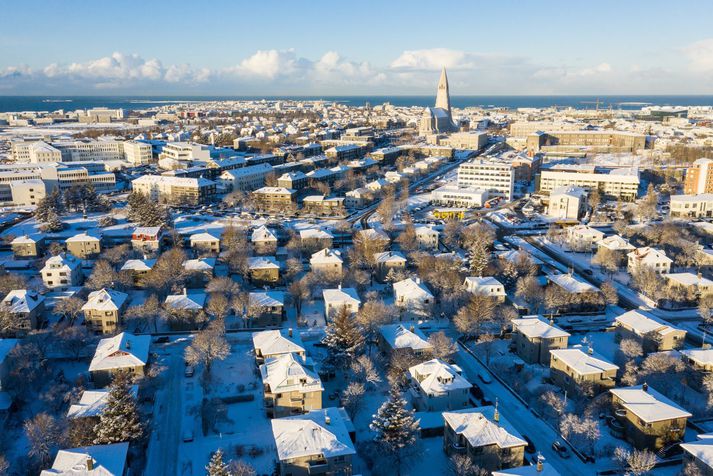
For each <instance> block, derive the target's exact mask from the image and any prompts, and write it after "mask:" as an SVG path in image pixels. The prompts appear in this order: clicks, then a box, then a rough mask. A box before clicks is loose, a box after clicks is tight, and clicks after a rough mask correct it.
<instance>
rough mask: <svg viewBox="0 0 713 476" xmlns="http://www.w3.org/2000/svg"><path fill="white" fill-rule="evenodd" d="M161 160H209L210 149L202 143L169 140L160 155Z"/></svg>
mask: <svg viewBox="0 0 713 476" xmlns="http://www.w3.org/2000/svg"><path fill="white" fill-rule="evenodd" d="M158 159H159V161H161V160H164V159H168V160H172V161H176V162H188V161H192V160H209V159H210V149H209V148H208V146H205V145H202V144H192V143H190V142H169V143H167V144H166V145H164V146H163V149H161V153H160V154H159V156H158Z"/></svg>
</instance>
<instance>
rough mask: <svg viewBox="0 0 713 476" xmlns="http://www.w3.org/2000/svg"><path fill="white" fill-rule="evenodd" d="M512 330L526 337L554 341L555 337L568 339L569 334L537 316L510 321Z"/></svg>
mask: <svg viewBox="0 0 713 476" xmlns="http://www.w3.org/2000/svg"><path fill="white" fill-rule="evenodd" d="M512 326H513V329H514V330H516V331H518V332H520V333H521V334H523V335H524V336H526V337H530V338H541V339H554V338H557V337H569V332H565V331H563V330H562V329H560V328H559V327H557V326H555V325H551V324H549V323H548V322H547V321H545V320H544V319H541V318H540V317H539V316H526V317H522V318H519V319H513V320H512Z"/></svg>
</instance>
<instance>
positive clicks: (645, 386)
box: [641, 382, 649, 392]
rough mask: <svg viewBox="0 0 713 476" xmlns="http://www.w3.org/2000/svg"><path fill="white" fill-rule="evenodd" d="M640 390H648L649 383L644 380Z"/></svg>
mask: <svg viewBox="0 0 713 476" xmlns="http://www.w3.org/2000/svg"><path fill="white" fill-rule="evenodd" d="M641 390H643V391H644V392H648V391H649V384H648V383H646V382H644V383H643V385H641Z"/></svg>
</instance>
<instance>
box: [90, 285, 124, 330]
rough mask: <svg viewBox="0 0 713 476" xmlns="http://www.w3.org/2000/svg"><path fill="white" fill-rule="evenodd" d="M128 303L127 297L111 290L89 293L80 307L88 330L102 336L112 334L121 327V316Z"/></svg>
mask: <svg viewBox="0 0 713 476" xmlns="http://www.w3.org/2000/svg"><path fill="white" fill-rule="evenodd" d="M128 302H129V295H128V294H126V293H122V292H120V291H114V290H113V289H100V290H98V291H93V292H91V293H89V296H88V298H87V302H86V303H85V304H84V306H82V311H83V312H84V320H85V321H86V322H87V324H88V325H89V327H90V329H92V330H93V331H95V332H101V333H102V334H114V333H115V332H116V331H117V329H118V328H119V326H120V325H121V318H122V314H123V313H124V311H125V310H126V306H127V305H128Z"/></svg>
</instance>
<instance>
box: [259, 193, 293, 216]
mask: <svg viewBox="0 0 713 476" xmlns="http://www.w3.org/2000/svg"><path fill="white" fill-rule="evenodd" d="M252 197H253V199H254V200H255V205H256V207H257V208H258V209H259V210H265V211H284V212H287V211H291V210H293V209H294V208H295V200H296V197H297V191H296V190H293V189H290V188H283V187H262V188H259V189H257V190H255V191H254V192H252Z"/></svg>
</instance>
